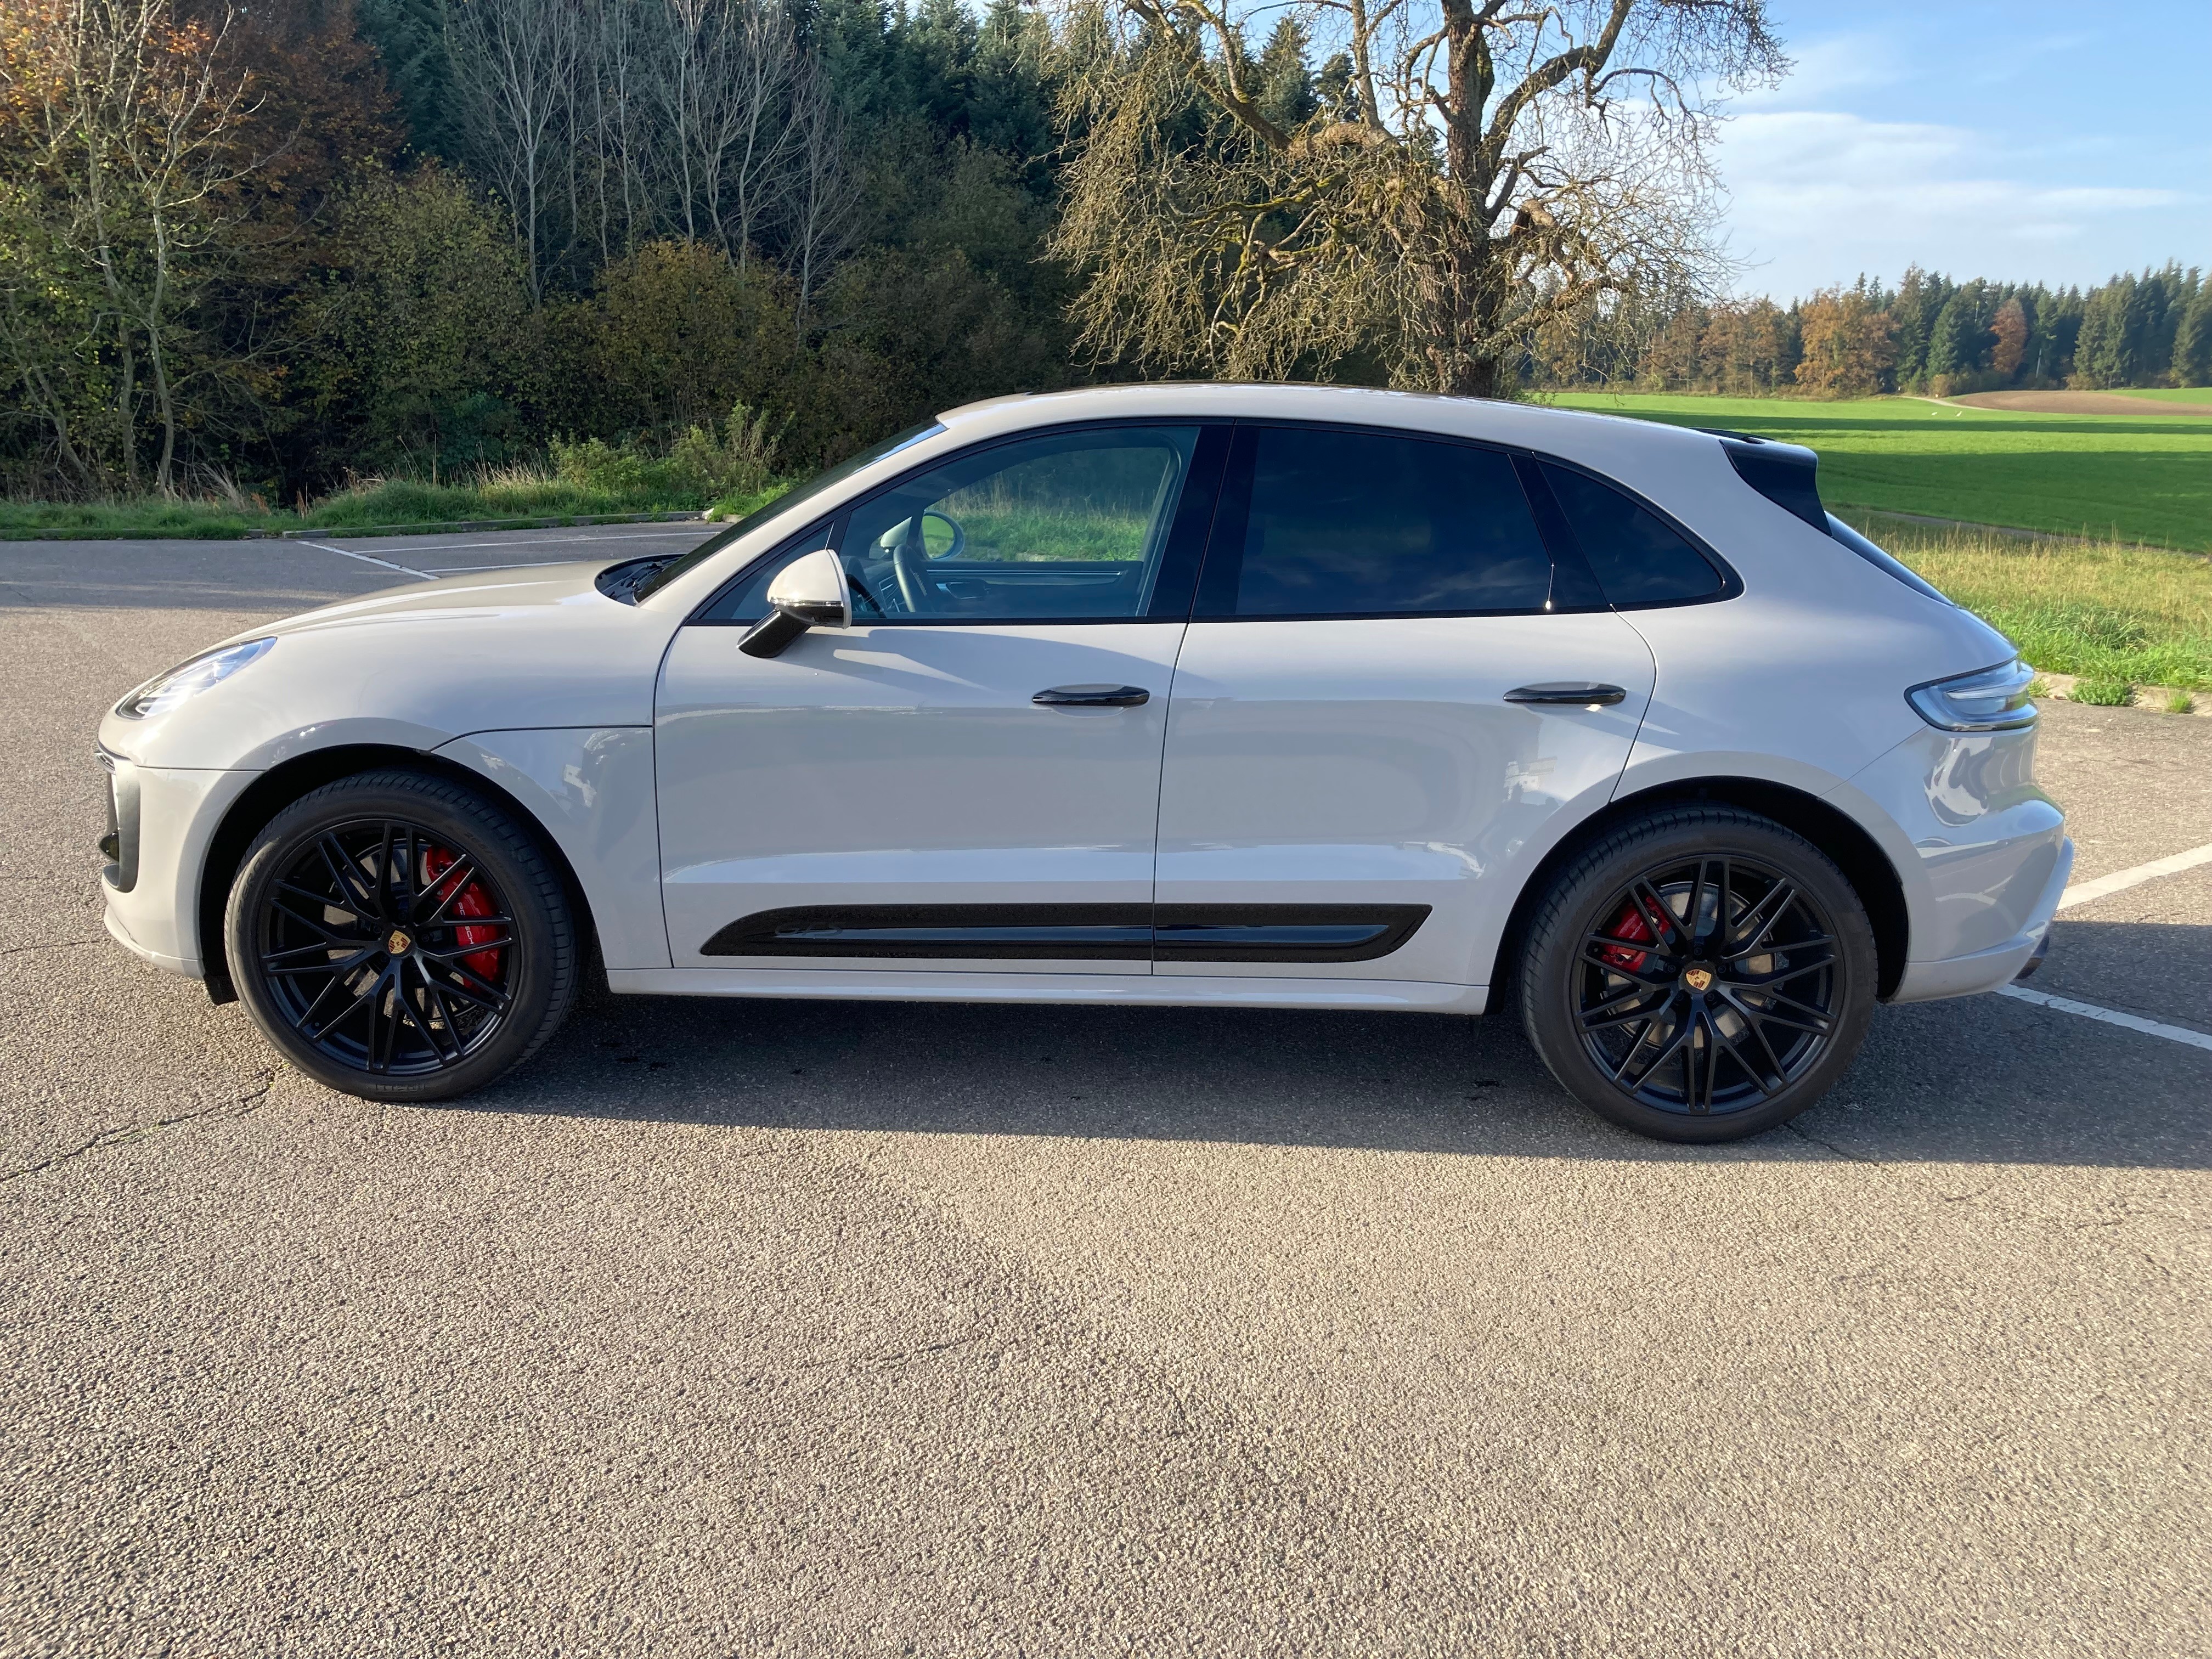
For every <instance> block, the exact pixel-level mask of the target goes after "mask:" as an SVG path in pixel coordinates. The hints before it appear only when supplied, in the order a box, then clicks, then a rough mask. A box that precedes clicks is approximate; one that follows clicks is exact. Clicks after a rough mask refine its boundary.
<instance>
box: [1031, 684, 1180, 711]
mask: <svg viewBox="0 0 2212 1659" xmlns="http://www.w3.org/2000/svg"><path fill="white" fill-rule="evenodd" d="M1151 701H1152V693H1151V692H1149V691H1147V690H1145V688H1144V687H1143V686H1141V685H1055V686H1054V687H1053V688H1052V689H1051V690H1048V691H1040V692H1038V693H1037V694H1036V696H1034V697H1031V698H1030V702H1034V703H1042V705H1043V706H1044V707H1045V708H1136V707H1137V705H1138V704H1139V703H1146V702H1151Z"/></svg>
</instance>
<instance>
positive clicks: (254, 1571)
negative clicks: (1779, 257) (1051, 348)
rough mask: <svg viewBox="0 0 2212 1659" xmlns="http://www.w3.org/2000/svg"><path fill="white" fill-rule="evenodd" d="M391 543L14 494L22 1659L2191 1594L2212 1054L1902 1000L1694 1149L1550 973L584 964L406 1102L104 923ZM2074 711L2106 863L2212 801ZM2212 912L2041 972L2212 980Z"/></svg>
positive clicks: (2196, 996)
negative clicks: (113, 515)
mask: <svg viewBox="0 0 2212 1659" xmlns="http://www.w3.org/2000/svg"><path fill="white" fill-rule="evenodd" d="M585 533H586V532H523V533H522V534H520V535H515V536H506V537H483V536H477V537H472V538H435V539H431V538H409V539H406V540H392V541H378V542H374V543H367V542H363V543H356V544H346V543H343V542H333V543H331V544H327V546H329V547H337V548H349V550H352V551H356V552H363V553H367V554H368V555H370V556H373V557H375V558H380V559H384V560H386V561H389V562H398V563H402V564H405V565H408V566H410V567H412V568H418V569H432V568H440V569H449V568H457V567H461V566H465V565H474V564H494V563H502V562H528V561H531V560H535V559H542V558H548V557H561V556H567V555H569V554H571V553H573V552H574V550H575V548H574V542H573V541H569V540H566V539H557V540H556V538H580V537H581V536H583V535H584V534H585ZM617 533H619V534H620V535H622V536H623V538H625V541H624V545H625V546H637V547H639V548H644V547H648V546H653V545H660V544H665V545H682V544H684V542H685V540H686V539H687V538H690V537H693V536H696V535H697V534H698V533H700V532H699V530H698V528H697V527H696V526H677V527H675V528H673V529H668V530H662V529H657V528H653V527H648V526H623V527H621V529H620V531H619V532H602V533H601V535H599V536H593V537H592V540H594V541H597V540H599V539H602V538H605V539H612V538H613V536H614V535H615V534H617ZM392 574H393V573H392V572H391V571H390V570H386V569H380V568H377V567H375V566H374V565H369V564H365V563H362V562H360V561H358V560H356V559H353V558H349V557H347V556H344V554H343V553H340V552H333V551H327V550H324V549H319V548H311V547H307V546H303V545H301V544H296V543H291V544H280V543H247V544H125V543H94V544H74V545H69V544H52V543H44V544H15V545H8V546H0V710H4V711H5V718H6V720H7V722H8V725H9V739H10V742H9V750H10V758H9V763H8V766H7V770H6V776H7V779H8V783H9V787H7V788H6V789H5V790H4V792H0V1653H5V1654H9V1655H16V1654H39V1655H61V1654H71V1655H74V1654H111V1653H112V1654H161V1655H174V1656H199V1655H209V1656H238V1655H246V1654H252V1655H257V1656H258V1655H295V1654H297V1655H307V1654H313V1655H325V1654H327V1655H332V1656H346V1659H361V1656H379V1655H387V1654H391V1655H413V1654H428V1653H431V1652H436V1653H440V1654H501V1655H506V1654H532V1655H538V1654H548V1655H550V1654H578V1655H583V1654H592V1655H597V1654H629V1653H636V1654H649V1655H653V1656H664V1655H665V1656H694V1655H697V1656H725V1655H740V1654H743V1655H753V1654H770V1653H774V1654H794V1655H809V1656H811V1655H841V1654H879V1653H897V1654H915V1655H967V1654H1002V1653H1003V1654H1016V1653H1021V1654H1034V1655H1090V1654H1093V1653H1119V1652H1141V1653H1146V1654H1185V1653H1187V1654H1203V1655H1206V1656H1209V1659H1212V1656H1231V1655H1243V1654H1285V1655H1287V1654H1297V1655H1313V1654H1343V1655H1359V1656H1367V1655H1395V1654H1444V1653H1450V1654H1477V1653H1479V1654H1482V1655H1486V1656H1489V1655H1522V1654H1526V1655H1532V1656H1534V1655H1541V1656H1546V1659H1566V1656H1582V1655H1590V1656H1596V1655H1606V1656H1616V1655H1654V1656H1658V1655H1664V1656H1678V1655H1684V1656H1687V1655H1699V1656H1702V1655H1714V1656H1721V1655H1728V1656H1735V1655H1741V1654H1753V1653H1757V1654H1788V1655H1796V1654H1805V1655H1829V1654H1835V1655H1845V1654H1848V1655H1853V1656H1857V1655H1868V1654H1896V1655H1914V1656H1922V1655H1929V1654H1942V1655H1945V1656H1953V1659H1955V1656H1980V1655H1990V1656H2003V1659H2017V1656H2024V1655H2046V1654H2048V1655H2061V1654H2063V1655H2069V1656H2071V1655H2081V1654H2096V1655H2099V1656H2115V1655H2151V1654H2172V1655H2184V1654H2186V1655H2201V1654H2203V1652H2204V1651H2205V1650H2206V1647H2207V1643H2208V1638H2207V1635H2206V1632H2207V1631H2208V1630H2212V1592H2208V1585H2212V1574H2208V1573H2207V1572H2206V1571H2205V1564H2206V1562H2207V1560H2208V1559H2212V1523H2208V1516H2212V1501H2208V1500H2212V1435H2208V1411H2207V1403H2208V1402H2207V1395H2208V1389H2207V1366H2206V1358H2207V1355H2208V1354H2209V1353H2212V1319H2208V1315H2207V1310H2208V1306H2212V1303H2208V1298H2207V1296H2206V1293H2205V1292H2206V1288H2207V1280H2208V1277H2209V1276H2212V1274H2208V1269H2212V1250H2208V1246H2207V1241H2208V1237H2212V1235H2208V1232H2207V1230H2206V1225H2205V1223H2206V1220H2207V1212H2208V1209H2212V1206H2208V1202H2207V1178H2206V1170H2207V1168H2208V1164H2212V1053H2207V1052H2205V1051H2203V1050H2202V1049H2200V1048H2193V1047H2190V1046H2186V1045H2185V1044H2183V1043H2180V1042H2172V1041H2168V1040H2163V1039H2160V1038H2159V1037H2157V1036H2149V1035H2145V1034H2143V1033H2141V1032H2138V1031H2135V1030H2123V1029H2118V1028H2115V1027H2113V1026H2112V1025H2109V1024H2100V1023H2096V1022H2094V1021H2092V1020H2088V1019H2086V1018H2076V1017H2073V1016H2070V1015H2068V1014H2064V1013H2061V1012H2054V1011H2052V1010H2050V1009H2047V1008H2045V1007H2040V1006H2030V1005H2027V1004H2025V1003H2022V1002H2019V1001H2015V1000H2007V999H2002V998H1998V997H1995V996H1991V997H1984V998H1978V999H1975V1000H1971V1001H1967V1002H1962V1003H1951V1004H1938V1005H1935V1006H1923V1007H1915V1008H1893V1009H1884V1010H1882V1011H1881V1012H1879V1013H1878V1015H1877V1017H1876V1019H1875V1027H1874V1034H1873V1037H1872V1040H1871V1042H1869V1046H1868V1048H1867V1050H1866V1052H1865V1054H1864V1057H1863V1059H1862V1060H1861V1061H1860V1062H1859V1064H1858V1066H1857V1068H1856V1069H1855V1070H1854V1071H1853V1072H1852V1073H1851V1074H1850V1077H1849V1078H1848V1079H1847V1080H1846V1081H1845V1083H1844V1085H1842V1086H1841V1087H1840V1088H1839V1089H1838V1091H1836V1092H1835V1094H1834V1095H1833V1096H1832V1097H1831V1098H1830V1100H1829V1101H1827V1102H1826V1103H1823V1104H1822V1105H1820V1107H1818V1108H1816V1109H1814V1111H1812V1112H1810V1113H1808V1115H1806V1116H1805V1117H1803V1118H1802V1119H1801V1120H1800V1121H1799V1123H1798V1124H1797V1125H1796V1127H1795V1128H1794V1129H1793V1130H1790V1131H1784V1132H1780V1133H1774V1134H1771V1135H1769V1136H1766V1137H1765V1138H1763V1139H1759V1140H1758V1141H1755V1142H1753V1143H1750V1144H1748V1145H1740V1146H1733V1147H1726V1148H1719V1149H1711V1150H1692V1149H1686V1148H1679V1147H1670V1146H1659V1145H1656V1144H1654V1143H1651V1142H1648V1141H1644V1140H1640V1139H1634V1138H1632V1137H1630V1136H1627V1135H1626V1134H1623V1133H1619V1132H1616V1131H1614V1130H1613V1129H1611V1128H1610V1127H1607V1126H1606V1125H1604V1124H1603V1123H1601V1122H1600V1121H1597V1120H1595V1119H1594V1118H1592V1117H1591V1116H1589V1115H1587V1114H1585V1113H1584V1112H1583V1111H1582V1110H1581V1109H1579V1108H1577V1107H1576V1106H1574V1105H1573V1104H1572V1103H1571V1102H1569V1101H1568V1100H1567V1099H1566V1098H1565V1097H1564V1096H1563V1095H1562V1093H1561V1092H1560V1091H1559V1090H1558V1089H1557V1088H1556V1086H1554V1085H1553V1084H1552V1083H1551V1082H1550V1080H1549V1079H1547V1077H1546V1076H1545V1075H1544V1074H1543V1073H1542V1071H1541V1067H1540V1066H1538V1064H1537V1063H1536V1061H1535V1060H1534V1057H1533V1056H1532V1054H1530V1052H1529V1050H1528V1048H1527V1046H1526V1044H1525V1043H1524V1042H1523V1041H1522V1038H1521V1036H1519V1034H1518V1032H1517V1030H1516V1029H1515V1028H1514V1027H1513V1026H1512V1025H1511V1024H1509V1023H1507V1022H1504V1021H1500V1020H1493V1021H1486V1022H1463V1021H1453V1020H1448V1019H1443V1018H1407V1017H1399V1018H1395V1019H1394V1018H1387V1017H1378V1016H1362V1015H1352V1014H1328V1015H1298V1016H1292V1015H1288V1014H1277V1013H1272V1012H1243V1013H1238V1012H1172V1011H1138V1010H1120V1009H1102V1010H1079V1009H1023V1010H1018V1011H1014V1010H994V1009H986V1008H949V1007H924V1006H855V1005H850V1004H836V1003H818V1004H762V1005H746V1004H743V1003H719V1002H698V1003H686V1002H680V1001H648V1000H620V1001H617V1000H612V999H609V998H605V997H604V996H602V997H600V998H599V999H598V1000H594V1001H593V1002H592V1003H591V1004H590V1005H588V1006H586V1008H584V1009H583V1010H582V1011H581V1012H580V1016H579V1017H578V1018H575V1019H574V1020H573V1021H572V1022H571V1024H569V1025H568V1028H567V1029H566V1030H565V1031H564V1033H563V1035H562V1037H561V1038H560V1039H559V1040H558V1042H557V1043H556V1046H555V1047H554V1048H552V1049H551V1050H550V1052H548V1053H547V1054H544V1056H542V1057H541V1058H540V1059H539V1060H538V1061H537V1062H536V1063H535V1064H534V1065H533V1066H531V1067H530V1068H528V1069H527V1070H526V1072H525V1073H522V1074H520V1075H519V1076H517V1077H515V1078H513V1079H511V1080H509V1081H508V1082H507V1083H505V1084H503V1085H501V1086H499V1087H498V1088H496V1089H495V1090H493V1091H489V1092H487V1093H485V1094H484V1095H482V1096H480V1097H476V1098H473V1099H471V1100H469V1101H467V1102H465V1103H458V1104H454V1105H449V1106H446V1107H441V1108H433V1109H404V1108H389V1107H380V1106H374V1105H370V1104H368V1103H363V1102H360V1101H356V1100H354V1099H351V1098H349V1097H343V1096H339V1095H334V1094H332V1093H330V1092H329V1091H325V1090H323V1089H321V1088H319V1087H317V1086H314V1085H311V1084H309V1083H307V1081H306V1080H304V1079H301V1077H300V1076H299V1075H298V1074H297V1073H292V1072H289V1071H284V1070H282V1069H279V1068H277V1067H276V1065H275V1063H274V1060H273V1057H272V1055H271V1054H270V1050H269V1049H268V1048H266V1047H264V1045H263V1044H262V1043H261V1042H259V1041H258V1039H257V1038H256V1036H254V1034H253V1031H252V1028H251V1026H250V1025H249V1024H248V1023H247V1021H246V1017H245V1014H244V1013H243V1012H242V1011H241V1010H240V1009H239V1008H238V1007H236V1006H231V1007H226V1008H221V1009H217V1008H212V1007H210V1006H209V1005H208V1003H207V1001H206V999H205V997H204V994H202V993H201V991H200V990H199V988H198V987H197V986H195V985H191V984H188V983H185V982H183V981H175V980H172V979H168V978H166V977H164V976H162V975H159V974H156V973H155V972H154V971H152V970H151V969H146V968H143V967H142V966H141V965H139V964H138V963H136V962H135V961H133V960H132V959H131V958H130V957H126V956H125V954H124V953H123V952H122V951H119V950H118V949H116V948H115V947H113V946H112V945H110V943H109V942H108V941H107V940H106V937H105V935H104V934H103V933H102V932H101V930H100V921H99V901H98V897H97V890H98V884H97V880H96V875H95V860H94V857H93V856H92V855H91V854H90V851H89V842H90V841H91V838H92V837H93V836H94V834H95V833H96V832H97V829H98V826H99V823H100V817H101V808H100V793H99V774H98V772H97V771H96V769H94V767H93V766H92V764H91V763H90V761H89V758H88V749H89V745H90V743H91V738H92V732H93V729H94V725H95V723H96V721H97V719H98V716H99V714H100V710H101V709H102V708H103V707H104V706H105V705H106V703H108V702H111V701H112V699H113V698H114V697H115V696H117V695H118V693H119V692H120V691H121V690H123V689H125V687H127V686H129V685H130V684H133V683H134V682H136V681H137V679H139V678H143V676H145V675H147V674H149V673H151V672H153V671H157V670H159V669H160V668H161V667H163V666H165V665H167V664H168V663H170V662H173V661H174V660H176V659H179V658H181V657H183V656H185V655H186V654H188V653H190V652H191V651H192V650H194V649H196V648H197V647H201V646H203V645H204V644H205V643H207V642H208V641H211V640H213V639H216V638H217V637H219V636H221V635H223V634H225V633H228V632H230V631H232V630H234V629H239V628H243V627H246V626H249V625H251V623H252V622H253V621H254V620H256V619H257V618H260V617H267V616H270V615H272V614H279V613H282V612H284V611H289V610H293V609H296V608H299V607H301V606H303V605H307V604H311V603H313V602H316V601H318V600H320V599H326V598H329V597H332V596H335V595H340V594H346V593H354V592H363V591H367V590H368V589H370V588H373V587H375V586H381V585H384V584H385V582H386V580H389V579H391V578H392ZM2044 744H2045V749H2044V756H2045V764H2044V774H2045V780H2046V781H2047V783H2048V784H2049V785H2050V787H2051V788H2052V790H2053V792H2054V793H2056V794H2057V795H2058V796H2059V798H2060V799H2062V800H2063V801H2064V802H2065V803H2066V804H2067V805H2069V808H2070V809H2071V810H2072V811H2073V813H2074V819H2075V834H2076V836H2077V837H2078V838H2079V840H2080V842H2081V866H2080V868H2079V871H2078V872H2077V879H2086V878H2090V877H2093V876H2097V875H2101V874H2105V873H2107V872H2112V871H2116V870H2120V869H2124V868H2128V867H2131V866H2136V865H2139V864H2142V863H2143V862H2145V861H2147V860H2152V859H2156V858H2159V857H2162V856H2164V855H2166V854H2172V853H2176V852H2179V851H2181V850H2183V849H2185V848H2193V847H2196V846H2199V845H2202V844H2204V843H2207V842H2212V720H2181V719H2176V718H2172V717H2168V716H2161V715H2156V714H2145V713H2136V712H2134V711H2118V710H2093V709H2087V708H2070V707H2065V706H2059V707H2055V708H2051V710H2050V713H2049V717H2048V720H2047V724H2046V726H2045V737H2044ZM2208 915H2212V866H2200V867H2199V868H2197V870H2195V871H2193V872H2189V873H2187V874H2184V875H2180V876H2175V877H2170V878H2165V879H2162V880H2158V881H2153V882H2148V883H2145V884H2142V885H2139V886H2136V887H2133V888H2130V889H2129V890H2126V891H2124V892H2121V893H2117V894H2114V895H2112V896H2109V897H2106V898H2105V899H2102V900H2100V901H2098V902H2094V903H2091V904H2087V905H2083V906H2081V907H2079V908H2075V909H2070V910H2069V911H2068V912H2067V914H2066V915H2065V917H2064V918H2063V921H2062V923H2061V925H2060V927H2059V930H2058V939H2057V954H2056V955H2055V957H2054V958H2053V960H2052V961H2051V964H2050V966H2049V967H2048V968H2047V969H2046V970H2045V975H2044V976H2042V977H2040V978H2039V979H2038V981H2035V983H2036V984H2037V985H2038V986H2039V987H2041V988H2043V989H2046V990H2049V991H2051V992H2053V993H2057V994H2063V995H2064V996H2067V997H2070V998H2076V999H2079V1000H2081V1001H2084V1002H2088V1003H2093V1004H2097V1005H2099V1006H2105V1007H2108V1008H2124V1009H2126V1010H2130V1011H2133V1012H2138V1013H2142V1014H2144V1015H2146V1016H2148V1017H2149V1018H2154V1019H2156V1020H2159V1021H2162V1022H2165V1023H2166V1024H2169V1025H2172V1026H2175V1027H2179V1028H2185V1029H2188V1030H2195V1031H2199V1032H2205V1031H2212V991H2208V985H2212V974H2208V971H2207V970H2208V967H2212V930H2208V927H2207V925H2206V917H2207V916H2208Z"/></svg>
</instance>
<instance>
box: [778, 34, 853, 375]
mask: <svg viewBox="0 0 2212 1659" xmlns="http://www.w3.org/2000/svg"><path fill="white" fill-rule="evenodd" d="M790 131H791V136H792V145H793V152H794V154H793V162H792V167H791V178H790V181H789V189H788V191H787V199H788V212H787V234H786V236H785V248H784V267H785V269H786V270H788V271H789V272H790V274H791V280H792V283H793V285H794V286H795V287H796V288H797V289H798V302H797V304H796V305H795V307H793V313H794V322H795V325H796V327H797V329H798V330H799V333H800V335H801V336H802V337H803V336H804V334H805V329H806V321H807V310H808V307H809V305H810V303H811V300H812V298H813V295H814V290H815V289H816V288H817V286H818V285H819V284H820V283H821V280H822V276H823V272H824V271H825V270H828V269H829V265H830V264H832V263H833V262H834V261H835V260H836V258H837V256H838V255H839V254H841V253H843V252H845V251H846V250H847V249H848V248H849V247H851V246H852V245H853V240H854V235H855V234H856V233H857V231H858V229H859V223H860V179H859V177H858V176H857V175H856V174H855V173H854V171H853V169H852V167H850V166H849V165H848V161H847V157H846V146H845V116H844V112H843V111H842V110H840V109H839V108H838V107H837V104H836V100H835V99H834V98H833V97H832V96H831V95H830V93H829V88H828V87H826V86H825V85H823V81H822V76H821V72H820V70H817V69H816V68H815V67H814V66H813V65H812V64H806V65H805V66H804V67H803V68H802V69H801V70H800V73H799V76H797V78H796V80H795V82H794V83H793V87H792V97H791V123H790Z"/></svg>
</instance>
